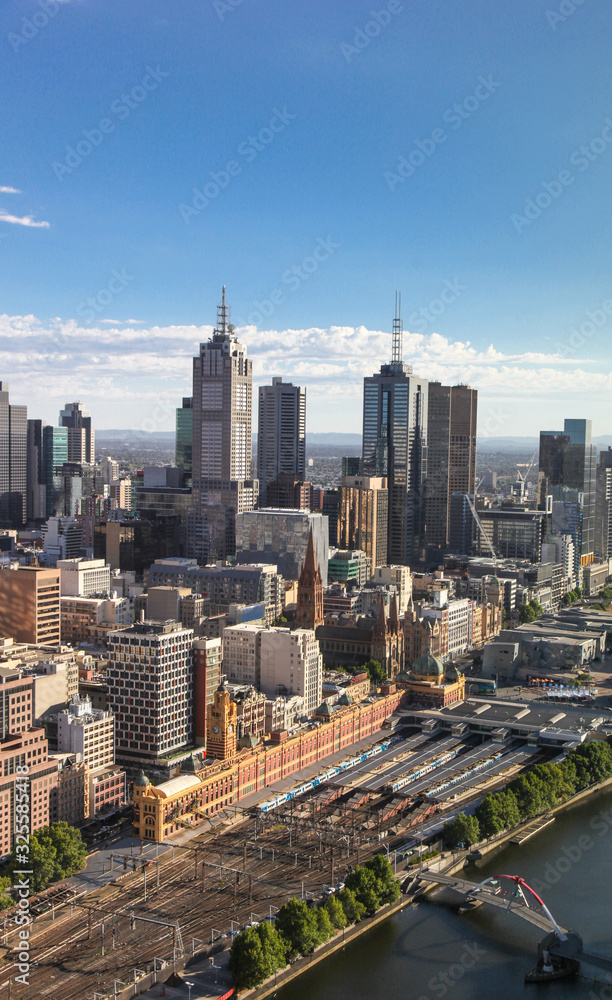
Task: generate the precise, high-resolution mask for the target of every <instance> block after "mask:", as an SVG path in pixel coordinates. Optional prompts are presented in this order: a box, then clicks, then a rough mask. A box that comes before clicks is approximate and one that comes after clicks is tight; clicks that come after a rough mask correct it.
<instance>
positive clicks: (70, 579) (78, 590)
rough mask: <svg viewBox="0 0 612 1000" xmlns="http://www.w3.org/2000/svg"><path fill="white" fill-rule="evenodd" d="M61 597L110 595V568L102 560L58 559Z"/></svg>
mask: <svg viewBox="0 0 612 1000" xmlns="http://www.w3.org/2000/svg"><path fill="white" fill-rule="evenodd" d="M57 568H58V569H59V571H60V593H61V595H62V597H92V596H93V595H94V594H95V595H96V596H99V595H101V594H110V589H111V584H110V574H111V570H110V566H108V565H107V564H106V563H105V561H104V559H80V558H77V559H58V561H57Z"/></svg>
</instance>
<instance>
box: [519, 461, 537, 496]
mask: <svg viewBox="0 0 612 1000" xmlns="http://www.w3.org/2000/svg"><path fill="white" fill-rule="evenodd" d="M536 455H537V451H534V453H533V455H532V456H531V458H530V460H529V465H528V466H527V472H526V473H525V475H523V473H522V472H521V470H520V469H519V468H518V466H517V469H516V475H517V486H518V484H519V483H520V484H521V485H520V487H519V490H518V492H519V495H520V496H524V495H525V487H526V485H527V479H528V477H529V473H530V472H531V470H532V468H533V463H534V462H535V457H536Z"/></svg>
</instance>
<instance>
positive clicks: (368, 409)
mask: <svg viewBox="0 0 612 1000" xmlns="http://www.w3.org/2000/svg"><path fill="white" fill-rule="evenodd" d="M400 305H401V302H400V301H398V299H397V297H396V310H395V318H394V320H393V349H392V357H391V362H390V363H388V364H383V365H381V368H380V372H379V373H378V374H377V375H369V376H367V377H366V378H365V379H364V386H363V457H362V462H361V475H362V476H369V477H380V476H384V477H385V478H386V479H387V487H388V490H389V528H388V545H387V560H388V561H389V562H390V563H399V564H402V565H409V564H410V562H411V561H418V560H420V559H421V558H422V556H423V555H424V545H425V509H424V508H425V504H424V495H423V493H424V491H423V487H424V483H425V480H426V478H427V396H428V382H427V379H424V378H420V377H419V376H418V375H415V374H413V371H412V366H411V365H408V364H406V363H405V362H404V361H403V360H402V320H401V317H400V315H399V306H400Z"/></svg>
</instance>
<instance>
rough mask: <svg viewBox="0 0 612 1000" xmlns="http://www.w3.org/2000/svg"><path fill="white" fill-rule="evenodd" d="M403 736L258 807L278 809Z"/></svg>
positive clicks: (378, 744) (343, 762)
mask: <svg viewBox="0 0 612 1000" xmlns="http://www.w3.org/2000/svg"><path fill="white" fill-rule="evenodd" d="M403 738H404V737H403V736H392V737H390V738H389V739H387V740H385V741H384V742H383V743H377V744H376V746H373V747H372V748H371V749H370V750H365V751H364V752H363V753H362V754H359V755H358V756H357V757H349V759H348V760H344V761H341V762H340V763H339V764H336V765H335V766H334V767H330V768H329V769H328V770H327V771H323V772H322V773H321V774H317V775H315V777H314V778H310V779H309V780H308V781H305V782H304V784H303V785H298V786H297V788H290V789H289V791H287V792H279V794H278V795H276V796H275V797H274V798H273V799H267V800H266V801H265V802H261V803H260V804H259V805H258V806H257V809H258V810H259V812H260V813H266V812H270V811H271V810H272V809H276V807H277V806H282V805H283V804H284V803H285V802H290V801H291V799H296V798H298V797H299V796H300V795H305V794H306V792H311V791H312V790H313V788H317V786H318V785H322V784H324V783H325V782H326V781H329V780H330V779H331V778H335V777H336V775H338V774H342V773H343V772H344V771H348V770H349V769H350V768H351V767H356V766H357V764H363V762H364V761H366V760H370V759H371V758H372V757H376V756H377V754H379V753H382V752H383V750H388V749H389V747H390V746H393V745H394V744H395V743H400V742H401V741H402V740H403Z"/></svg>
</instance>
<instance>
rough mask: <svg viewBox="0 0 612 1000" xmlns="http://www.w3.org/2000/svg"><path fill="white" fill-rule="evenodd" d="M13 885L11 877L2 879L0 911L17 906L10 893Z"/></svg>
mask: <svg viewBox="0 0 612 1000" xmlns="http://www.w3.org/2000/svg"><path fill="white" fill-rule="evenodd" d="M11 885H12V880H11V878H10V877H1V878H0V910H8V909H9V907H11V906H14V905H15V900H14V899H13V897H12V896H9V893H8V890H9V889H10V887H11Z"/></svg>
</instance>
